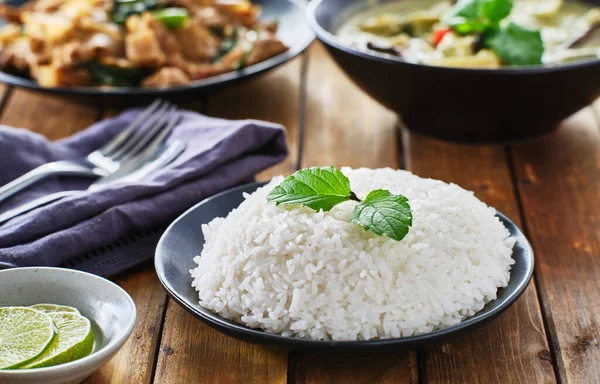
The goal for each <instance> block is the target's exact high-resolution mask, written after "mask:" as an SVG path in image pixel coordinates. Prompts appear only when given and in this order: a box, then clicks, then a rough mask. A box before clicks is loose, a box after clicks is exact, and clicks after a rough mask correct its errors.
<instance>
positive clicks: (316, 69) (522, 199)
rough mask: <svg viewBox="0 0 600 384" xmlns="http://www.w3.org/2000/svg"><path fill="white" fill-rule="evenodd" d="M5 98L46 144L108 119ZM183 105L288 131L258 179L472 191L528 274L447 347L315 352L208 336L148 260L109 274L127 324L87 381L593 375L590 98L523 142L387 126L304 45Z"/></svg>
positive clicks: (595, 231)
mask: <svg viewBox="0 0 600 384" xmlns="http://www.w3.org/2000/svg"><path fill="white" fill-rule="evenodd" d="M590 81H596V80H594V79H590ZM2 92H3V94H4V98H3V102H2V107H3V109H2V114H1V123H2V124H9V125H13V126H21V127H26V128H29V129H32V130H35V131H37V132H39V133H42V134H44V135H46V136H48V137H49V138H51V139H58V138H61V137H64V136H68V135H70V134H72V133H74V132H76V131H78V130H81V129H83V128H85V127H87V126H88V125H89V124H90V123H92V122H94V121H95V120H97V119H99V118H101V117H102V116H104V115H106V114H108V113H114V111H104V110H102V108H94V107H91V106H85V105H80V104H77V103H75V102H65V101H64V100H60V99H56V98H52V97H49V96H41V95H39V94H34V93H30V92H28V91H24V90H21V89H7V88H3V89H2ZM194 108H196V109H198V110H199V111H202V112H204V113H207V114H209V115H214V116H222V117H227V118H232V119H236V118H256V119H264V120H270V121H275V122H279V123H282V124H284V125H285V126H286V127H287V129H288V143H289V147H290V150H291V153H290V156H289V157H288V159H287V160H286V161H285V162H284V163H282V164H280V165H279V166H277V167H274V168H272V169H269V170H267V171H265V172H263V173H262V174H260V175H259V177H260V179H263V180H264V179H268V178H269V177H271V176H273V175H277V174H290V173H292V172H294V171H295V170H296V169H298V168H299V167H309V166H315V165H335V166H338V167H339V166H352V167H371V168H377V167H393V168H405V169H408V170H410V171H412V172H414V173H416V174H418V175H419V176H424V177H434V178H439V179H442V180H445V181H448V182H454V183H457V184H459V185H461V186H463V187H465V188H467V189H470V190H473V191H475V194H476V195H477V196H478V197H479V198H480V199H482V200H483V201H485V202H487V203H488V204H490V205H493V206H495V207H497V208H498V209H499V210H501V211H502V212H504V213H506V214H507V215H508V216H509V217H511V218H512V219H513V220H514V221H515V222H517V223H518V224H519V225H520V226H521V228H523V229H524V231H525V232H526V234H527V236H528V237H529V239H530V240H531V242H532V245H533V248H534V250H535V253H536V270H535V279H534V280H533V281H532V283H531V284H530V285H529V288H528V289H527V291H526V292H525V294H524V295H523V296H522V298H521V299H519V300H518V302H517V303H516V304H515V305H514V306H513V307H512V308H510V309H509V310H508V311H507V312H505V313H504V314H502V315H501V316H500V317H499V318H498V319H496V320H494V321H492V322H491V323H490V324H488V325H486V326H484V327H482V328H480V329H478V330H476V331H475V332H472V333H469V334H467V335H464V336H461V337H459V338H457V339H454V340H452V341H449V342H447V343H443V344H439V345H435V346H432V347H431V348H428V349H425V350H418V351H408V352H398V353H394V354H388V355H384V356H378V357H369V356H365V357H362V358H339V357H338V358H324V357H314V356H307V355H302V354H298V353H294V352H292V353H287V352H286V351H281V350H273V349H267V348H265V347H262V346H258V345H252V344H246V343H243V342H238V341H236V340H234V339H231V338H228V337H226V336H223V335H221V334H219V333H217V332H215V331H213V330H212V329H210V328H209V327H207V326H205V325H204V324H202V323H201V322H200V321H198V320H196V319H195V318H193V317H192V316H191V315H189V314H188V313H187V312H185V311H184V310H183V309H182V308H180V307H179V306H178V305H177V304H175V303H174V302H173V301H171V300H169V299H168V298H167V296H166V293H165V291H164V290H163V289H162V288H161V286H160V284H159V282H158V280H157V278H156V275H155V273H154V270H153V268H152V266H151V265H150V264H148V265H146V266H144V267H141V268H137V269H135V270H134V271H131V272H129V273H126V274H124V275H122V276H120V277H118V278H117V279H116V281H117V282H118V284H120V285H121V286H122V287H123V288H125V289H126V290H127V291H128V292H129V293H130V294H131V295H132V297H133V299H134V300H135V302H136V305H137V308H138V313H139V318H138V323H137V326H136V328H135V331H134V333H133V335H132V337H131V338H130V339H129V341H128V342H127V344H126V345H125V347H124V348H123V349H122V350H121V351H120V352H119V354H118V355H117V356H116V357H115V358H114V359H113V360H112V361H111V363H110V364H108V365H107V366H105V367H104V368H102V370H100V371H99V372H98V373H96V374H95V375H94V376H92V377H91V378H89V379H88V380H87V381H86V383H119V384H120V383H124V384H127V383H150V382H154V383H161V384H162V383H176V384H179V383H181V384H193V383H285V382H289V383H553V382H562V383H567V382H568V383H600V346H599V342H600V131H599V127H600V104H599V105H597V106H590V107H588V108H585V109H584V110H582V111H580V112H579V113H577V114H576V115H574V116H573V117H572V118H570V119H569V120H567V121H566V122H565V123H564V124H563V126H562V127H560V129H559V130H558V131H557V132H555V133H553V134H551V135H549V136H547V137H543V138H540V139H537V140H533V141H529V142H525V143H518V144H511V145H506V146H464V145H459V144H451V143H447V142H440V141H435V140H432V139H428V138H424V137H419V136H416V135H412V134H410V133H408V132H407V131H405V130H401V129H398V125H399V123H398V121H397V118H396V116H395V115H394V114H393V113H391V112H389V111H387V110H385V109H384V108H383V107H381V106H379V105H378V104H377V103H376V102H374V101H373V100H371V99H370V98H369V97H367V96H365V95H364V94H363V93H361V91H360V90H359V89H358V88H356V86H354V85H353V84H352V83H351V82H350V81H349V80H348V78H346V77H345V75H344V74H343V73H342V72H341V71H340V70H339V69H338V68H337V67H336V66H335V64H334V63H333V62H332V61H331V59H330V58H329V57H328V56H327V54H326V52H325V50H324V49H323V47H322V46H321V45H319V44H314V45H313V46H312V47H311V48H310V49H309V51H308V52H307V53H305V54H304V55H303V56H301V57H298V58H297V59H295V60H293V61H292V62H290V63H288V64H286V65H284V66H282V67H280V68H279V69H277V70H275V71H273V72H271V73H269V74H268V75H264V76H262V77H259V78H256V79H253V80H251V81H249V82H246V83H244V84H241V85H237V86H232V87H229V88H227V89H224V90H222V91H219V92H217V93H215V94H214V95H211V96H210V97H208V98H206V99H202V100H198V101H197V103H194ZM515 118H518V117H515Z"/></svg>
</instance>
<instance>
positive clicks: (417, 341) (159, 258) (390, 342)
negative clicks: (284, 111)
mask: <svg viewBox="0 0 600 384" xmlns="http://www.w3.org/2000/svg"><path fill="white" fill-rule="evenodd" d="M262 185H264V184H262V183H255V184H248V185H244V186H241V187H237V188H234V189H230V190H228V191H225V192H222V193H220V194H218V195H215V196H213V197H211V198H208V199H206V200H204V201H202V202H200V203H199V204H197V205H196V206H194V207H192V208H190V209H189V210H188V211H187V212H185V213H184V214H183V215H181V216H180V217H179V218H178V219H177V220H175V222H173V224H171V225H170V226H169V228H167V230H166V231H165V233H164V234H163V236H162V237H161V239H160V241H159V243H158V246H157V248H156V257H155V267H156V273H157V274H158V278H159V279H160V282H161V283H162V285H163V286H164V287H165V289H166V290H167V292H168V293H169V295H170V296H171V297H172V298H173V300H175V302H177V303H178V304H179V305H181V306H182V307H183V308H185V309H186V310H188V311H189V312H190V313H191V314H192V315H194V316H195V317H197V318H198V319H200V320H202V321H203V322H205V323H206V324H208V325H209V326H211V327H213V328H214V329H216V330H217V331H220V332H222V333H224V334H226V335H229V336H232V337H234V338H236V339H239V340H244V341H248V342H253V343H261V344H269V345H274V346H280V347H284V348H301V349H307V350H311V351H315V352H318V351H321V352H325V353H330V352H333V353H337V352H342V353H348V352H349V353H362V352H367V351H368V352H371V351H376V350H387V349H390V348H396V349H397V348H415V347H422V346H424V345H426V344H430V343H436V342H439V341H441V340H444V339H447V338H450V337H454V336H456V335H458V334H460V333H462V332H465V331H468V330H472V329H474V328H476V327H478V326H480V325H482V324H484V323H485V322H487V321H489V320H491V319H492V318H494V317H496V316H498V315H499V314H501V313H502V312H503V311H505V310H506V309H507V308H508V307H510V305H512V304H513V303H514V302H515V301H516V300H517V299H518V298H519V296H520V295H521V294H522V293H523V291H524V290H525V288H526V287H527V284H528V283H529V280H530V279H531V275H532V273H533V251H532V249H531V246H530V245H529V242H528V241H527V239H526V238H525V236H524V235H523V233H521V231H520V230H519V228H518V227H517V226H516V225H515V224H514V223H513V222H512V221H510V220H509V219H508V218H507V217H506V216H504V215H502V214H501V213H498V217H499V218H500V220H501V221H502V223H503V224H504V225H505V226H506V227H507V228H508V229H509V231H510V233H511V235H512V236H515V237H516V238H517V242H516V244H515V246H514V249H513V258H514V260H515V264H514V265H513V267H512V270H511V278H510V282H509V283H508V286H507V287H506V288H500V289H499V290H498V297H497V299H496V300H494V301H491V302H489V303H488V304H487V305H486V306H485V307H484V308H483V309H482V310H481V311H480V312H478V313H477V314H475V316H473V317H470V318H468V319H466V320H464V321H463V322H461V323H460V324H457V325H455V326H453V327H450V328H447V329H444V330H440V331H435V332H431V333H428V334H424V335H420V336H411V337H403V338H395V339H382V340H369V341H313V340H305V339H298V338H293V337H283V336H279V335H275V334H270V333H265V332H263V331H261V330H258V329H252V328H248V327H245V326H243V325H240V324H237V323H233V322H231V321H229V320H227V319H224V318H222V317H220V316H218V315H216V314H214V313H213V312H211V311H209V310H208V309H206V308H203V307H201V306H200V305H199V304H198V301H199V299H198V293H197V292H196V291H195V290H194V288H192V286H191V284H192V277H191V275H190V272H189V271H190V269H193V268H195V267H196V264H195V263H194V261H193V260H192V259H193V258H194V256H196V255H199V254H200V252H201V251H202V247H203V245H204V237H203V235H202V231H201V228H200V227H201V225H202V224H206V223H208V222H209V221H211V220H212V219H214V218H215V217H225V216H227V214H228V213H229V212H231V210H233V209H234V208H236V207H237V206H239V205H240V203H241V202H242V201H243V196H242V194H243V193H244V192H247V193H252V192H254V191H255V190H256V189H257V188H258V187H260V186H262Z"/></svg>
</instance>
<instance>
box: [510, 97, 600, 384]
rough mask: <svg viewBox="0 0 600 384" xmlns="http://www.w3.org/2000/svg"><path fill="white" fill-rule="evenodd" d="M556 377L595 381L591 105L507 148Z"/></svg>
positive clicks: (598, 262)
mask: <svg viewBox="0 0 600 384" xmlns="http://www.w3.org/2000/svg"><path fill="white" fill-rule="evenodd" d="M511 154H512V159H513V162H514V165H515V171H516V178H517V186H518V190H519V194H520V196H521V201H522V206H523V213H524V217H525V220H526V223H527V229H528V234H529V238H530V240H531V242H532V245H533V248H534V251H535V253H536V276H537V281H538V284H539V289H540V293H541V299H542V305H543V310H544V313H545V316H546V318H547V322H548V325H549V331H550V335H551V336H552V343H553V346H554V348H555V349H556V353H557V363H558V370H559V373H560V376H561V377H562V378H563V382H568V383H598V382H600V347H599V345H600V133H599V130H598V122H597V121H596V120H595V119H594V116H593V114H592V111H591V110H590V108H586V109H584V110H583V111H581V112H580V113H578V114H576V115H575V116H573V117H572V118H570V119H569V120H567V121H566V122H565V123H564V124H563V126H562V127H561V128H560V130H559V131H558V132H556V133H554V134H552V135H549V136H548V137H545V138H543V139H540V140H535V141H531V142H527V143H522V144H517V145H514V146H513V148H512V151H511Z"/></svg>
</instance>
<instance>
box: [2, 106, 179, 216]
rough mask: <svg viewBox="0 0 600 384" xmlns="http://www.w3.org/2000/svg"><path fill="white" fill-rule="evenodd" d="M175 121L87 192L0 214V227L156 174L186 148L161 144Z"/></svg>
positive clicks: (43, 199)
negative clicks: (61, 202)
mask: <svg viewBox="0 0 600 384" xmlns="http://www.w3.org/2000/svg"><path fill="white" fill-rule="evenodd" d="M178 121H179V118H178V117H177V116H176V115H173V118H172V119H170V121H169V125H168V128H167V129H165V130H164V131H163V132H161V133H160V134H159V135H158V136H156V137H155V138H154V139H153V140H152V142H151V143H150V144H149V145H148V146H147V148H146V149H145V150H144V151H143V152H142V153H141V154H140V155H139V156H137V157H134V158H132V159H130V160H128V161H126V162H125V164H124V165H123V167H121V169H119V170H118V171H117V172H115V173H112V174H110V175H108V176H105V177H101V178H100V179H98V180H97V181H96V182H94V183H93V184H91V185H90V186H89V187H88V189H87V190H77V191H62V192H56V193H52V194H50V195H46V196H42V197H40V198H37V199H35V200H32V201H30V202H27V203H25V204H23V205H20V206H18V207H16V208H13V209H11V210H9V211H7V212H5V213H3V214H0V226H2V225H3V224H4V223H6V222H8V221H10V220H12V219H13V218H15V217H17V216H20V215H23V214H25V213H28V212H31V211H33V210H35V209H37V208H40V207H43V206H45V205H48V204H50V203H53V202H55V201H58V200H60V199H64V198H66V197H71V196H77V195H81V194H84V193H87V192H92V191H97V190H99V189H102V188H106V187H109V186H112V185H115V184H118V183H127V182H135V181H139V180H142V179H143V178H144V177H146V176H148V175H150V174H153V173H155V172H157V171H159V170H160V169H162V168H164V167H165V166H167V165H168V164H169V163H171V162H172V161H174V160H175V159H176V158H177V157H179V155H180V154H181V153H182V152H183V151H184V149H185V147H186V144H185V143H183V142H181V141H179V140H175V141H173V142H172V143H170V144H163V140H164V138H165V137H166V134H164V133H165V132H167V131H170V130H171V129H172V128H173V127H174V126H175V125H177V122H178Z"/></svg>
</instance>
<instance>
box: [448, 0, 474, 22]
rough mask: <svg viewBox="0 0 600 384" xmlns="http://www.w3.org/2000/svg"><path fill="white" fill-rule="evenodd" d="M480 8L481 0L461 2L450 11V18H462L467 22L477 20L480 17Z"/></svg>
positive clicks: (462, 0) (464, 0) (463, 0)
mask: <svg viewBox="0 0 600 384" xmlns="http://www.w3.org/2000/svg"><path fill="white" fill-rule="evenodd" d="M480 8H481V4H480V0H460V1H458V2H457V3H456V4H455V5H454V6H453V7H452V9H450V11H449V13H448V16H449V17H450V18H454V17H462V18H464V19H466V20H477V19H479V15H480Z"/></svg>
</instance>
